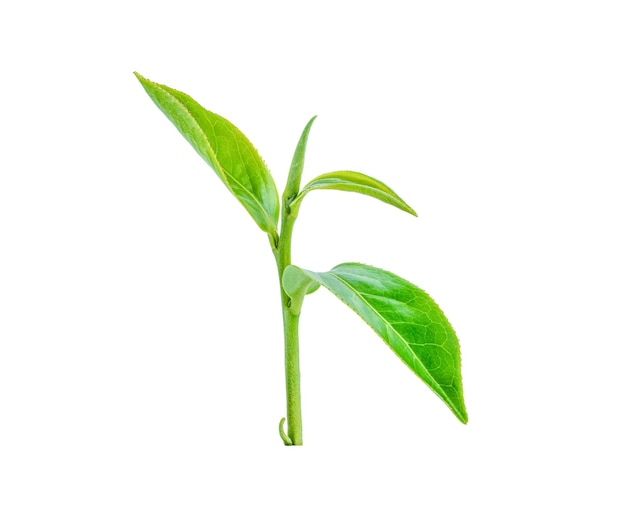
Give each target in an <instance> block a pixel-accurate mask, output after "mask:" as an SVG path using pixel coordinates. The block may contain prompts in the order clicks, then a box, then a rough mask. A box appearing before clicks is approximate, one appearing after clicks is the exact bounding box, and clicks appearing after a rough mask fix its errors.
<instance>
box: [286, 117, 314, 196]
mask: <svg viewBox="0 0 626 527" xmlns="http://www.w3.org/2000/svg"><path fill="white" fill-rule="evenodd" d="M316 118H317V115H316V116H314V117H313V118H312V119H311V120H310V121H309V122H308V123H307V125H306V126H305V127H304V130H303V131H302V135H301V136H300V140H299V141H298V144H297V146H296V151H295V152H294V154H293V159H292V160H291V167H290V168H289V177H288V178H287V185H286V186H285V192H284V193H283V200H290V199H293V198H295V197H296V196H297V195H298V192H300V181H301V179H302V171H303V169H304V154H305V152H306V144H307V141H308V140H309V132H310V131H311V126H313V121H315V119H316Z"/></svg>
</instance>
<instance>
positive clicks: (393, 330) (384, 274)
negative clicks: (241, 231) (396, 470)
mask: <svg viewBox="0 0 626 527" xmlns="http://www.w3.org/2000/svg"><path fill="white" fill-rule="evenodd" d="M135 75H136V77H137V79H139V82H140V83H141V84H142V86H143V87H144V89H145V90H146V92H147V93H148V95H149V96H150V98H151V99H152V100H153V101H154V103H155V104H156V105H157V106H158V108H159V109H160V110H161V111H162V112H163V113H164V114H165V115H166V116H167V118H168V119H169V120H170V121H171V122H172V123H173V124H174V126H175V127H176V128H177V129H178V131H179V132H180V133H181V134H182V135H183V136H184V137H185V139H187V141H189V143H190V144H191V146H193V148H194V149H195V150H196V152H197V153H198V154H200V156H201V157H202V158H203V159H204V160H205V161H206V162H207V164H208V165H209V166H210V167H211V168H212V169H213V170H214V171H215V173H216V174H217V175H218V177H219V178H220V179H221V180H222V182H223V183H224V185H226V187H227V188H228V190H230V192H231V193H232V194H233V195H234V196H235V197H236V198H237V200H239V202H240V203H241V204H242V205H243V206H244V208H245V209H246V210H247V211H248V213H249V214H250V216H252V219H253V220H254V221H255V222H256V224H257V225H258V226H259V228H260V229H261V230H262V231H264V232H265V233H267V236H268V239H269V243H270V247H271V249H272V252H273V254H274V258H275V259H276V266H277V268H278V278H279V284H280V296H281V305H282V313H283V328H284V343H285V377H286V387H287V432H286V433H285V431H284V429H283V425H284V422H285V418H283V419H282V420H281V421H280V424H279V427H278V428H279V433H280V436H281V438H282V439H283V441H284V443H285V444H286V445H301V444H302V411H301V406H300V358H299V339H298V323H299V320H300V310H301V308H302V303H303V301H304V297H305V296H306V295H307V294H310V293H313V292H315V291H316V290H317V289H319V287H320V286H324V287H325V288H326V289H328V290H329V291H330V292H331V293H333V294H334V295H336V296H337V297H338V298H339V299H340V300H342V301H343V302H344V303H345V304H346V305H347V306H348V307H350V308H351V309H353V310H354V311H355V312H356V313H357V314H358V315H359V316H360V317H361V318H362V319H363V320H364V321H365V322H366V323H367V324H368V325H369V326H370V327H371V328H372V329H373V330H374V331H375V332H376V333H377V334H378V336H380V337H381V338H382V340H383V341H384V342H385V343H386V344H387V345H388V346H389V347H390V348H391V349H392V350H393V351H394V352H395V353H396V355H398V357H399V358H400V359H401V360H402V362H404V363H405V364H406V365H407V366H408V367H409V368H410V369H411V370H412V371H413V372H414V373H415V374H416V375H417V376H418V377H419V378H420V379H422V381H424V382H425V383H426V385H428V386H429V387H430V388H431V389H432V390H433V391H434V392H435V393H436V394H437V395H438V396H439V397H440V398H441V399H442V400H443V402H444V403H445V404H446V405H447V406H448V407H449V408H450V410H452V412H453V413H454V415H456V417H457V418H458V419H459V420H460V421H461V422H462V423H466V422H467V412H466V410H465V403H464V400H463V386H462V383H461V354H460V348H459V341H458V339H457V337H456V334H455V332H454V330H453V329H452V326H451V325H450V323H449V322H448V320H447V319H446V317H445V315H444V314H443V312H442V311H441V309H440V308H439V306H437V304H436V303H435V302H434V301H433V300H432V299H431V298H430V296H428V294H426V293H425V292H424V291H422V290H421V289H420V288H418V287H417V286H415V285H413V284H411V283H410V282H407V281H406V280H404V279H403V278H400V277H399V276H396V275H395V274H392V273H390V272H388V271H384V270H382V269H378V268H376V267H371V266H369V265H364V264H359V263H342V264H339V265H337V266H336V267H334V268H333V269H331V270H330V271H327V272H313V271H308V270H306V269H303V268H301V267H298V266H296V265H292V263H291V238H292V233H293V227H294V224H295V222H296V219H297V217H298V212H299V210H300V205H301V204H302V200H303V199H304V197H305V196H306V195H307V194H308V193H309V192H311V191H313V190H320V189H331V190H343V191H348V192H358V193H360V194H365V195H367V196H371V197H373V198H376V199H379V200H381V201H383V202H385V203H388V204H390V205H393V206H394V207H397V208H398V209H400V210H403V211H405V212H408V213H409V214H412V215H416V214H415V211H414V210H413V209H412V208H411V207H409V206H408V205H407V204H406V203H405V202H404V201H403V200H402V198H400V196H398V195H397V194H396V193H395V192H394V191H393V190H391V189H390V188H389V187H388V186H387V185H385V184H384V183H381V182H380V181H378V180H376V179H374V178H372V177H369V176H366V175H365V174H361V173H359V172H352V171H346V170H342V171H337V172H329V173H327V174H322V175H321V176H318V177H316V178H315V179H313V180H311V181H309V183H307V184H306V185H305V186H304V187H302V188H300V182H301V178H302V171H303V167H304V155H305V151H306V145H307V140H308V137H309V132H310V130H311V126H312V125H313V121H314V120H315V117H313V119H311V120H310V121H309V122H308V124H307V125H306V127H305V128H304V131H303V132H302V135H301V137H300V140H299V141H298V144H297V146H296V150H295V153H294V156H293V160H292V163H291V168H290V170H289V175H288V178H287V184H286V186H285V190H284V192H283V195H282V199H279V197H278V191H277V189H276V185H275V183H274V180H273V179H272V176H271V174H270V172H269V170H268V168H267V166H266V165H265V163H264V162H263V160H262V159H261V157H260V156H259V154H258V153H257V151H256V149H255V148H254V146H252V143H251V142H250V141H249V140H248V138H247V137H246V136H245V135H243V133H242V132H241V131H240V130H239V129H238V128H237V127H235V126H234V125H233V124H232V123H230V122H229V121H227V120H226V119H224V118H223V117H220V116H219V115H217V114H214V113H212V112H210V111H208V110H206V109H204V108H203V107H202V106H200V105H199V104H198V103H197V102H196V101H195V100H193V99H192V98H191V97H189V96H188V95H186V94H184V93H182V92H180V91H177V90H174V89H172V88H168V87H167V86H164V85H162V84H157V83H155V82H152V81H150V80H148V79H146V78H144V77H142V76H141V75H139V74H138V73H135ZM279 220H280V228H279Z"/></svg>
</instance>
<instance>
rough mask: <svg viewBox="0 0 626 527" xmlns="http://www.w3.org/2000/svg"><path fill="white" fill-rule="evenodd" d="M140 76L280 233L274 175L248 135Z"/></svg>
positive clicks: (245, 201) (267, 227) (261, 221)
mask: <svg viewBox="0 0 626 527" xmlns="http://www.w3.org/2000/svg"><path fill="white" fill-rule="evenodd" d="M135 76H136V77H137V79H139V82H140V83H141V85H142V86H143V87H144V89H145V90H146V92H147V93H148V95H149V96H150V98H151V99H152V100H153V101H154V103H155V104H156V105H157V106H158V108H159V109H160V110H161V111H162V112H163V113H164V114H165V115H166V116H167V118H168V119H169V120H170V121H171V122H172V123H173V124H174V126H176V128H177V129H178V131H179V132H180V133H181V134H182V135H183V136H184V137H185V139H187V141H189V143H190V144H191V146H193V147H194V149H195V150H196V152H198V154H200V157H202V159H204V160H205V161H206V162H207V163H208V165H209V166H210V167H211V168H212V169H213V170H215V172H216V173H217V175H218V176H219V178H220V179H221V180H222V182H223V183H224V184H225V185H226V186H227V187H228V190H230V191H231V192H232V193H233V195H234V196H235V197H236V198H237V199H238V200H239V202H240V203H241V204H242V205H243V206H244V207H245V208H246V210H247V211H248V212H249V213H250V215H251V216H252V218H253V219H254V221H255V222H256V223H257V225H258V226H259V227H260V228H261V229H262V230H263V231H265V232H267V233H269V234H270V235H271V236H273V237H274V238H275V237H276V236H277V234H276V231H277V224H278V216H279V212H280V203H279V199H278V191H277V190H276V185H275V184H274V180H273V179H272V176H271V174H270V172H269V170H268V168H267V166H266V165H265V163H264V162H263V160H262V159H261V156H259V154H258V152H257V151H256V149H255V148H254V146H253V145H252V143H251V142H250V141H249V140H248V138H247V137H246V136H245V135H244V134H243V133H242V132H241V131H240V130H239V129H238V128H237V127H236V126H235V125H233V124H232V123H231V122H229V121H227V120H226V119H224V118H223V117H220V116H219V115H217V114H214V113H212V112H210V111H208V110H206V109H205V108H203V107H202V106H200V104H198V103H197V102H196V101H195V100H193V99H192V98H191V97H189V95H186V94H184V93H182V92H180V91H178V90H174V89H172V88H169V87H167V86H164V85H163V84H157V83H155V82H152V81H150V80H148V79H146V78H144V77H142V76H141V75H139V74H138V73H136V72H135Z"/></svg>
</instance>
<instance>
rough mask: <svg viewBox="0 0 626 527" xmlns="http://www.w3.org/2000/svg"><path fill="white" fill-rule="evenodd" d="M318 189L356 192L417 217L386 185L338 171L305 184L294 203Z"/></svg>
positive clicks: (367, 177)
mask: <svg viewBox="0 0 626 527" xmlns="http://www.w3.org/2000/svg"><path fill="white" fill-rule="evenodd" d="M318 189H329V190H345V191H347V192H358V193H360V194H365V195H366V196H371V197H373V198H376V199H379V200H380V201H384V202H385V203H388V204H389V205H393V206H394V207H398V208H399V209H400V210H403V211H405V212H408V213H409V214H413V216H417V214H416V213H415V211H414V210H413V209H412V208H411V207H409V206H408V205H407V204H406V203H405V202H404V200H403V199H402V198H401V197H400V196H398V195H397V194H396V193H395V192H394V191H393V190H391V189H390V188H389V187H388V186H387V185H385V184H384V183H382V182H381V181H378V180H377V179H374V178H373V177H370V176H366V175H365V174H361V173H360V172H352V171H350V170H340V171H338V172H329V173H328V174H322V175H321V176H318V177H316V178H315V179H312V180H311V181H309V182H308V183H307V184H306V186H305V187H304V188H303V189H302V192H300V194H299V195H298V197H297V198H296V201H299V200H301V199H302V198H303V197H304V196H305V195H306V194H307V193H308V192H310V191H311V190H318Z"/></svg>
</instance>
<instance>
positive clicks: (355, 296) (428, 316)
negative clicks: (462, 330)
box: [285, 263, 467, 423]
mask: <svg viewBox="0 0 626 527" xmlns="http://www.w3.org/2000/svg"><path fill="white" fill-rule="evenodd" d="M287 272H289V274H290V275H295V274H297V272H300V273H301V274H302V275H304V276H302V277H301V278H299V280H300V282H301V283H304V282H305V281H306V279H312V280H315V281H317V282H319V283H320V284H321V285H323V286H324V287H326V288H327V289H328V290H329V291H330V292H331V293H333V294H335V295H336V296H337V297H338V298H339V299H341V300H342V301H343V302H344V303H345V304H347V305H348V306H349V307H350V308H352V309H353V310H354V311H356V313H357V314H358V315H359V316H361V318H362V319H363V320H364V321H365V322H366V323H367V324H368V325H369V326H370V327H371V328H372V329H373V330H374V331H375V332H376V333H377V334H378V336H380V337H381V338H382V339H383V340H384V341H385V343H386V344H387V345H388V346H389V347H390V348H391V349H392V350H393V351H394V352H395V353H396V355H398V357H400V359H401V360H402V361H403V362H404V363H405V364H406V365H407V366H408V367H409V368H410V369H411V370H412V371H413V372H414V373H415V374H416V375H417V376H418V377H419V378H420V379H422V380H423V381H424V382H425V383H426V384H427V385H428V386H429V387H430V388H431V389H432V390H433V391H434V392H435V393H436V394H437V395H438V396H439V397H440V398H441V399H442V400H443V401H444V402H445V403H446V404H447V405H448V407H449V408H450V409H451V410H452V412H453V413H454V415H456V416H457V417H458V418H459V420H460V421H461V422H463V423H466V422H467V411H466V410H465V403H464V400H463V385H462V384H461V351H460V347H459V341H458V339H457V337H456V334H455V332H454V330H453V329H452V326H451V325H450V323H449V322H448V320H447V319H446V317H445V315H444V314H443V312H442V311H441V309H440V308H439V306H437V304H436V303H435V302H434V301H433V300H432V299H431V298H430V296H428V294H426V293H425V292H424V291H422V290H421V289H420V288H418V287H417V286H415V285H413V284H411V283H410V282H407V281H406V280H404V279H403V278H400V277H399V276H397V275H395V274H393V273H390V272H388V271H383V270H382V269H378V268H376V267H370V266H368V265H363V264H358V263H344V264H340V265H338V266H336V267H335V268H333V269H332V270H330V271H328V272H326V273H314V272H312V271H307V270H305V269H301V268H299V267H295V266H290V267H287V269H285V274H287ZM291 281H293V282H294V283H295V282H296V279H295V278H294V277H293V276H292V277H291Z"/></svg>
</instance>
